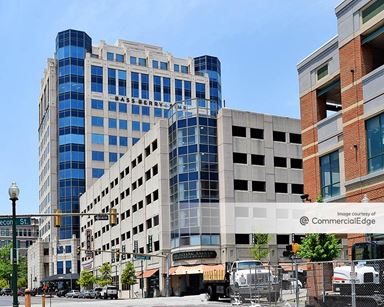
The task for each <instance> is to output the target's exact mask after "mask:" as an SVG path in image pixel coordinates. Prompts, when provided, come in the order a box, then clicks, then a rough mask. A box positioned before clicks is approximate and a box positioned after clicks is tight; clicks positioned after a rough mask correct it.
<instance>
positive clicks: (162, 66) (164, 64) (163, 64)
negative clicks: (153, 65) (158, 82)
mask: <svg viewBox="0 0 384 307" xmlns="http://www.w3.org/2000/svg"><path fill="white" fill-rule="evenodd" d="M160 69H162V70H168V63H167V62H160Z"/></svg>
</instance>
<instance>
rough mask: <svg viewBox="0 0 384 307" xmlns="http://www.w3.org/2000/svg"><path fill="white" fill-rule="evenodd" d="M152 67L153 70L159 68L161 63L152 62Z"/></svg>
mask: <svg viewBox="0 0 384 307" xmlns="http://www.w3.org/2000/svg"><path fill="white" fill-rule="evenodd" d="M152 67H153V68H159V61H156V60H152Z"/></svg>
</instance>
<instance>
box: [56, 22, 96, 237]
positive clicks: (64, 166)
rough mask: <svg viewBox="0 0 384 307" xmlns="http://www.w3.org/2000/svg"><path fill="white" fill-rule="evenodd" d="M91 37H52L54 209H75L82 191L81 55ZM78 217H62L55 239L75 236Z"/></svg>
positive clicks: (72, 33) (67, 34)
mask: <svg viewBox="0 0 384 307" xmlns="http://www.w3.org/2000/svg"><path fill="white" fill-rule="evenodd" d="M87 52H92V40H91V38H90V37H89V36H88V35H87V34H86V33H84V32H81V31H75V30H66V31H63V32H60V33H58V35H57V38H56V53H55V57H56V60H57V104H58V112H57V116H58V119H57V123H58V129H57V133H58V137H57V139H58V155H57V157H58V187H57V191H58V208H59V209H60V210H61V212H63V213H65V212H79V195H80V194H81V193H83V192H84V191H85V141H84V139H85V137H84V128H85V127H84V123H85V120H84V58H85V54H86V53H87ZM79 234H80V219H79V217H63V218H62V224H61V227H60V230H59V239H70V238H71V237H72V236H73V235H75V236H76V237H79Z"/></svg>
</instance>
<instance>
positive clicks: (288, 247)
mask: <svg viewBox="0 0 384 307" xmlns="http://www.w3.org/2000/svg"><path fill="white" fill-rule="evenodd" d="M292 255H293V252H292V244H289V245H286V246H285V251H283V256H284V257H291V256H292Z"/></svg>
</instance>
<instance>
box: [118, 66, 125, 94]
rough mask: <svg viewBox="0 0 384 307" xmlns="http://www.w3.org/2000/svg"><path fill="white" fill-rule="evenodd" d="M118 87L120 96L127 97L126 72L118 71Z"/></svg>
mask: <svg viewBox="0 0 384 307" xmlns="http://www.w3.org/2000/svg"><path fill="white" fill-rule="evenodd" d="M118 77H119V81H118V85H119V95H121V96H126V95H127V72H126V71H125V70H119V71H118Z"/></svg>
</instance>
